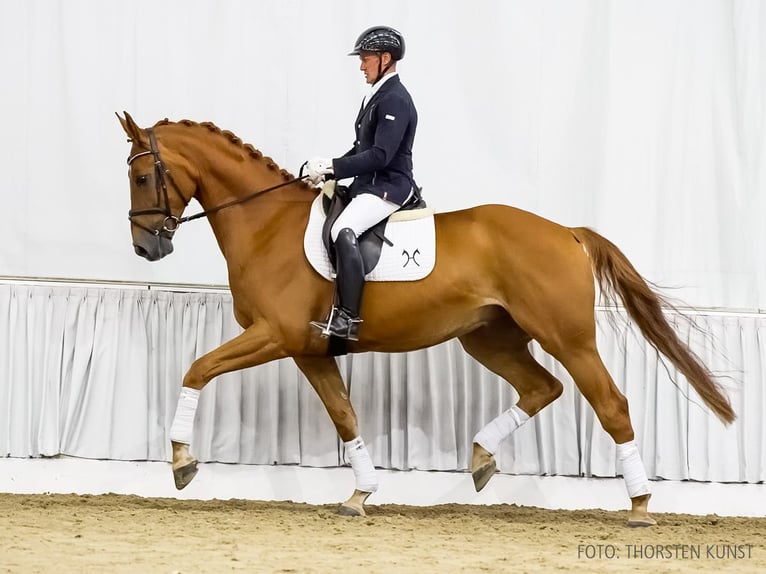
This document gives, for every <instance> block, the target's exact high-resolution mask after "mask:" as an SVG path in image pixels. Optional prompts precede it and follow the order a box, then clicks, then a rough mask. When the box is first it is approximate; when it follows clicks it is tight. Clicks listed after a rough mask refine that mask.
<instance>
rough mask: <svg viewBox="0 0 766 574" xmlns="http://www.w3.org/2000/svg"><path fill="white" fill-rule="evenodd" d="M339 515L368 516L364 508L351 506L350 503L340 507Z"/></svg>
mask: <svg viewBox="0 0 766 574" xmlns="http://www.w3.org/2000/svg"><path fill="white" fill-rule="evenodd" d="M338 514H340V515H341V516H367V513H366V512H365V511H364V507H362V506H359V507H357V506H356V505H354V506H351V505H350V504H348V503H343V504H341V505H340V506H338Z"/></svg>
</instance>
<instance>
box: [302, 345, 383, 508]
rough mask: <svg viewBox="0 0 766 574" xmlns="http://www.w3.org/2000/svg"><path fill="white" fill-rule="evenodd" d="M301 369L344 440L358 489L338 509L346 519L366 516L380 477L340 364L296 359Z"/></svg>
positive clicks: (306, 358) (329, 359)
mask: <svg viewBox="0 0 766 574" xmlns="http://www.w3.org/2000/svg"><path fill="white" fill-rule="evenodd" d="M294 360H295V363H296V364H297V365H298V368H299V369H300V370H301V371H302V372H303V374H304V375H306V378H307V379H308V380H309V382H310V383H311V386H312V387H314V390H315V391H316V393H317V395H319V399H320V400H321V401H322V404H324V406H325V408H326V409H327V414H329V415H330V418H331V419H332V422H333V424H334V425H335V429H336V430H337V431H338V435H339V436H340V438H341V439H342V440H343V446H344V447H345V449H346V454H347V455H348V458H349V462H350V463H351V468H352V470H353V471H354V478H355V480H356V488H355V490H354V493H353V494H352V495H351V497H350V498H349V499H348V500H347V501H346V502H344V503H342V504H341V505H340V507H339V508H338V513H339V514H343V515H346V516H364V515H365V511H364V503H365V501H366V500H367V498H368V497H369V496H370V494H372V493H373V492H375V491H376V490H377V489H378V478H377V474H376V472H375V467H374V466H373V464H372V460H371V459H370V454H369V452H368V451H367V447H366V446H365V444H364V441H363V440H362V437H360V436H359V429H358V425H357V419H356V413H355V412H354V407H352V406H351V401H350V400H349V398H348V393H347V392H346V387H345V385H344V384H343V378H342V377H341V374H340V371H339V370H338V365H337V363H336V362H335V359H334V358H333V357H294Z"/></svg>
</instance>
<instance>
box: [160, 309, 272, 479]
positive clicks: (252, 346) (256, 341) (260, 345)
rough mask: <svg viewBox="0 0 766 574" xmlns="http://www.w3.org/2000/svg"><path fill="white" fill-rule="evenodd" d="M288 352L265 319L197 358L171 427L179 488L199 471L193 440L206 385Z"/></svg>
mask: <svg viewBox="0 0 766 574" xmlns="http://www.w3.org/2000/svg"><path fill="white" fill-rule="evenodd" d="M285 356H286V355H285V354H284V351H283V350H282V347H281V345H279V344H278V343H277V342H276V340H275V338H274V336H273V333H272V331H271V329H270V328H269V326H268V325H267V324H266V322H265V321H259V322H256V323H254V324H253V325H251V326H250V327H248V328H247V329H246V330H245V331H244V332H243V333H241V334H240V335H238V336H237V337H235V338H234V339H232V340H231V341H228V342H227V343H224V344H223V345H221V346H220V347H218V348H217V349H214V350H212V351H210V352H209V353H207V354H205V355H203V356H202V357H200V358H199V359H197V360H196V361H194V363H193V364H192V366H191V368H190V369H189V371H188V372H187V373H186V376H185V377H184V381H183V387H182V388H181V394H180V395H179V397H178V405H177V407H176V414H175V417H174V418H173V424H172V426H171V427H170V442H171V445H172V446H173V479H174V480H175V484H176V488H177V489H178V490H181V489H182V488H184V487H186V485H188V484H189V483H190V482H191V481H192V479H193V478H194V477H195V475H196V474H197V460H196V459H195V458H194V457H193V456H192V455H191V454H190V453H189V444H190V443H191V437H192V430H193V427H194V416H195V414H196V412H197V402H198V400H199V395H200V391H201V390H202V388H203V387H204V386H205V385H206V384H207V383H208V382H209V381H210V380H211V379H213V378H214V377H217V376H218V375H222V374H223V373H228V372H230V371H238V370H240V369H246V368H248V367H254V366H256V365H261V364H263V363H267V362H269V361H273V360H275V359H281V358H283V357H285Z"/></svg>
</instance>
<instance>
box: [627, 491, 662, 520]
mask: <svg viewBox="0 0 766 574" xmlns="http://www.w3.org/2000/svg"><path fill="white" fill-rule="evenodd" d="M651 497H652V495H651V494H642V495H640V496H636V497H635V498H631V499H630V503H631V509H630V512H629V513H628V526H629V527H630V528H645V527H647V526H654V525H656V524H657V521H656V520H655V519H654V518H652V517H651V516H649V512H648V510H647V509H648V508H649V499H650V498H651Z"/></svg>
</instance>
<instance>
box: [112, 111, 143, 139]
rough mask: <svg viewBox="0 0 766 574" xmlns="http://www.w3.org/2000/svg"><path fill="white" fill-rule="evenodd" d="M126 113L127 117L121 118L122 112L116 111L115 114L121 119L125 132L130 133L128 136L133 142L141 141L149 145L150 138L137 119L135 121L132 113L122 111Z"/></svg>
mask: <svg viewBox="0 0 766 574" xmlns="http://www.w3.org/2000/svg"><path fill="white" fill-rule="evenodd" d="M122 113H123V114H125V118H124V119H123V118H121V117H120V114H118V113H117V112H115V115H116V116H117V119H118V120H120V125H121V126H122V129H123V130H125V133H126V134H127V135H128V138H129V140H130V141H131V142H134V143H139V144H143V145H146V146H147V147H148V146H149V139H148V138H147V137H146V133H145V132H144V131H143V130H142V129H141V128H139V127H138V125H137V124H136V122H135V121H133V118H132V117H130V114H129V113H128V112H122Z"/></svg>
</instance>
